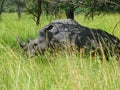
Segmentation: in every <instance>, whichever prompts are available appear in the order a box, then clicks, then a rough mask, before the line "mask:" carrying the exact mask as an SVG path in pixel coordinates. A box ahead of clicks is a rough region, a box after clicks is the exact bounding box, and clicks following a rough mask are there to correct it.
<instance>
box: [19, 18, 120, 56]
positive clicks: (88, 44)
mask: <svg viewBox="0 0 120 90" xmlns="http://www.w3.org/2000/svg"><path fill="white" fill-rule="evenodd" d="M18 42H19V44H20V46H21V47H22V48H24V50H25V51H26V53H27V55H28V56H30V57H31V56H34V55H37V54H39V53H41V52H44V51H45V50H46V49H47V48H48V47H49V48H51V49H53V48H54V47H56V45H58V46H60V47H62V48H65V46H66V44H67V45H69V46H70V47H74V46H77V47H78V50H79V49H80V48H85V49H86V50H94V51H95V50H98V52H100V49H101V47H102V49H103V51H104V53H105V55H106V57H107V56H108V54H109V53H110V54H111V55H112V52H114V54H117V55H120V40H119V39H118V38H117V37H115V36H113V35H110V34H109V33H107V32H105V31H103V30H100V29H91V28H88V27H85V26H82V25H80V24H78V23H77V22H76V21H74V20H71V19H62V20H55V21H52V22H51V23H50V24H48V25H46V26H45V27H43V28H42V29H41V30H40V31H39V33H38V36H37V37H36V39H35V40H29V41H28V43H26V44H24V43H23V42H22V41H20V40H19V39H18ZM100 53H101V52H100Z"/></svg>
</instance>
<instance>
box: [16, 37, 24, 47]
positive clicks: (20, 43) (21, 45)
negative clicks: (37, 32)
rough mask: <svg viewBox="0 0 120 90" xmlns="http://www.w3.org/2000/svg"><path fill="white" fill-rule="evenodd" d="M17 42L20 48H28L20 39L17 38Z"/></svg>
mask: <svg viewBox="0 0 120 90" xmlns="http://www.w3.org/2000/svg"><path fill="white" fill-rule="evenodd" d="M16 40H17V42H18V43H19V45H20V47H22V48H24V47H25V46H26V44H25V43H24V42H22V41H21V40H20V38H19V37H17V38H16Z"/></svg>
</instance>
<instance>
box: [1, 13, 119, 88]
mask: <svg viewBox="0 0 120 90" xmlns="http://www.w3.org/2000/svg"><path fill="white" fill-rule="evenodd" d="M63 18H64V17H63ZM53 19H55V18H53ZM51 20H52V19H51V17H46V16H44V15H43V16H42V18H41V24H40V25H39V26H36V25H35V22H34V21H33V19H32V18H31V16H30V15H26V14H23V15H22V18H21V19H18V17H17V15H16V14H15V13H12V14H3V15H2V21H1V22H0V90H120V63H119V62H118V61H116V60H115V59H114V58H111V60H110V61H109V62H102V61H100V60H99V59H98V58H93V57H89V55H87V56H85V55H82V53H81V52H80V54H78V53H76V52H72V53H68V52H67V51H66V52H58V53H55V54H49V53H47V52H46V54H45V55H42V56H37V57H33V58H27V57H26V55H25V53H24V52H23V51H22V50H21V49H20V48H19V46H18V44H17V42H16V36H19V37H21V39H22V40H23V41H25V39H26V38H27V37H30V38H32V39H34V38H35V37H36V36H37V33H38V31H39V29H40V28H41V27H43V26H44V25H46V24H48V23H49V21H51ZM75 20H77V21H78V22H79V23H80V24H82V25H85V26H89V27H91V28H101V29H103V30H106V31H107V32H109V33H112V30H113V28H114V26H115V24H116V23H117V22H118V21H119V20H120V15H119V14H109V15H105V16H104V17H103V18H100V17H97V16H96V17H95V19H94V21H90V20H84V17H83V16H82V15H76V16H75ZM114 34H115V35H116V36H117V37H118V38H120V24H119V25H118V26H117V27H116V30H115V33H114Z"/></svg>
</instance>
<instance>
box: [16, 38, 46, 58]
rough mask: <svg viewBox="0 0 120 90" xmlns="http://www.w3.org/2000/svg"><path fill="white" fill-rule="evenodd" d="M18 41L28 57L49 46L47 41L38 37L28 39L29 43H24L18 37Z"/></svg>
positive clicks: (41, 51)
mask: <svg viewBox="0 0 120 90" xmlns="http://www.w3.org/2000/svg"><path fill="white" fill-rule="evenodd" d="M17 41H18V43H19V45H20V47H21V48H23V50H24V51H25V52H26V54H27V56H28V57H32V56H35V55H38V54H40V53H43V52H44V51H45V49H46V48H47V42H46V41H45V40H42V39H38V38H37V39H35V40H30V39H27V43H24V42H23V41H21V40H20V39H19V38H17Z"/></svg>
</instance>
